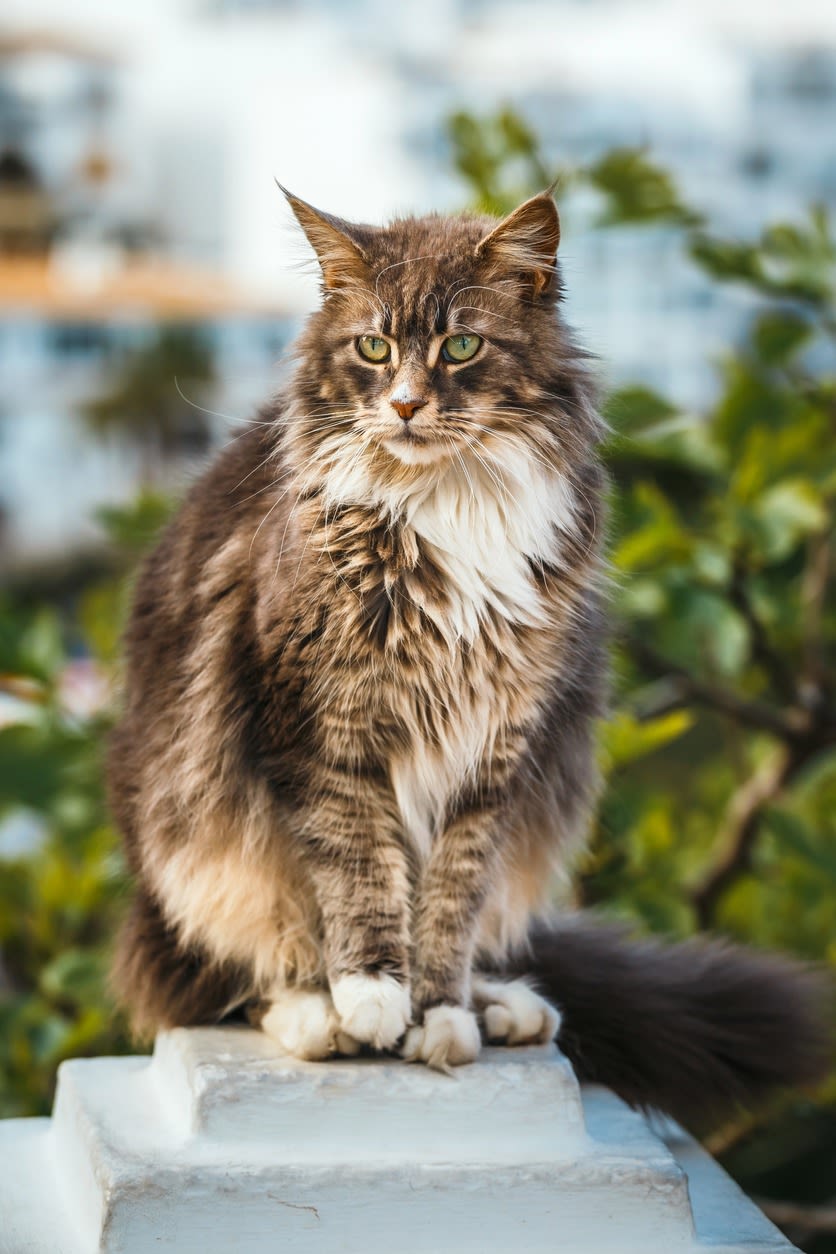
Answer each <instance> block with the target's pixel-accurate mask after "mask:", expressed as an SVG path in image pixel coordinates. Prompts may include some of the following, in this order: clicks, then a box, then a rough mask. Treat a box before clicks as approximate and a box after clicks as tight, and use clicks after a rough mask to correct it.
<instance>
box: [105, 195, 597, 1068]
mask: <svg viewBox="0 0 836 1254" xmlns="http://www.w3.org/2000/svg"><path fill="white" fill-rule="evenodd" d="M291 203H292V204H293V207H294V210H295V212H296V214H297V217H299V220H300V221H301V223H302V225H303V226H304V228H305V230H306V232H307V234H308V237H309V239H310V240H311V243H312V244H313V245H314V247H315V249H316V251H317V253H318V255H319V258H320V262H321V265H322V269H323V275H324V286H325V292H326V299H325V302H324V306H323V308H322V309H321V310H320V311H319V312H318V313H317V314H315V315H314V316H313V317H312V318H311V320H310V321H309V323H308V326H307V328H306V330H305V332H304V333H303V336H302V338H301V340H300V343H299V345H298V349H297V356H298V367H297V370H296V373H295V375H294V378H293V380H292V382H291V384H290V386H289V388H288V390H287V392H286V393H285V394H284V395H283V396H282V397H280V398H279V399H278V400H277V401H276V402H275V404H274V405H273V406H272V407H270V408H269V409H267V410H265V411H264V413H263V414H262V415H261V417H260V420H259V422H258V423H256V424H255V425H253V426H252V427H250V428H248V429H247V430H246V431H245V432H244V433H243V434H242V435H241V436H239V437H238V438H237V439H236V440H235V441H234V442H233V443H232V444H231V445H230V446H229V447H228V448H227V449H226V450H225V452H224V453H223V454H222V455H221V457H220V458H219V460H218V461H217V463H216V464H215V466H214V467H213V468H212V469H211V470H210V471H209V472H208V473H207V475H206V476H205V477H204V478H203V479H202V480H201V481H200V482H199V483H198V484H197V485H196V487H195V488H194V489H193V491H192V493H191V494H190V496H189V498H188V499H187V501H186V503H185V505H184V506H183V508H182V509H181V511H180V513H179V514H178V516H177V517H176V519H175V520H174V522H173V523H172V524H171V525H170V527H169V528H168V530H167V532H166V534H165V537H164V539H163V540H162V542H161V544H160V545H159V547H158V548H157V550H156V552H155V553H154V554H153V556H152V557H151V559H150V560H149V561H148V563H147V564H146V567H145V569H144V572H143V574H142V576H141V578H140V581H139V585H138V588H137V595H136V603H135V608H134V613H133V617H132V621H131V624H130V627H129V630H128V635H127V672H126V701H125V712H124V716H123V719H122V722H121V724H120V725H119V727H118V729H117V731H116V734H115V737H114V742H113V748H112V752H111V757H110V779H111V794H112V798H113V804H114V809H115V812H116V815H117V818H118V820H119V823H120V826H121V828H122V830H123V833H124V835H125V839H126V844H127V848H128V851H129V857H130V861H131V865H132V868H133V870H134V872H135V875H136V877H137V881H138V893H137V898H136V901H135V905H134V912H133V915H132V916H131V919H130V920H129V922H128V924H127V926H126V929H125V932H124V934H123V937H122V944H121V950H120V956H119V959H118V964H117V981H118V984H119V987H120V988H121V991H122V995H123V997H124V999H125V1000H126V1002H127V1003H128V1004H129V1006H130V1007H131V1009H132V1012H133V1018H134V1022H135V1024H136V1025H137V1026H138V1027H140V1028H142V1029H144V1030H146V1031H148V1030H153V1029H154V1028H156V1027H159V1026H166V1025H174V1024H181V1023H195V1022H212V1021H216V1020H217V1019H219V1018H220V1017H221V1016H222V1015H223V1014H225V1013H226V1012H227V1011H229V1010H230V1009H232V1008H234V1007H236V1006H239V1005H241V1004H243V1003H253V1002H258V1003H260V1005H261V1017H262V1022H263V1026H264V1028H265V1030H266V1031H268V1032H270V1033H271V1035H273V1036H274V1037H275V1038H276V1039H277V1040H278V1041H279V1043H280V1044H281V1045H282V1046H283V1047H284V1048H285V1049H288V1050H291V1051H292V1052H296V1053H299V1054H302V1055H304V1056H307V1057H325V1056H327V1055H328V1054H329V1053H332V1052H353V1051H355V1050H356V1049H357V1048H359V1047H360V1046H361V1045H372V1046H374V1047H378V1048H394V1047H396V1046H398V1045H401V1046H402V1047H403V1046H404V1035H405V1034H407V1035H406V1041H405V1050H406V1052H407V1053H408V1054H409V1055H410V1056H413V1057H417V1058H420V1059H422V1060H423V1061H426V1062H429V1063H432V1064H434V1065H439V1066H446V1065H448V1064H450V1063H458V1062H466V1061H469V1060H471V1059H472V1058H473V1057H475V1055H476V1053H477V1052H478V1048H479V1031H478V1026H477V1019H476V1017H475V1013H474V1012H478V1013H479V1015H480V1016H481V1019H482V1023H483V1026H485V1025H486V1026H487V1032H488V1035H490V1036H492V1037H494V1038H497V1039H503V1040H507V1041H509V1042H517V1041H522V1040H544V1039H547V1038H548V1037H549V1036H551V1035H553V1034H554V1032H555V1030H556V1027H557V1023H558V1020H557V1016H556V1015H555V1014H554V1012H553V1011H551V1010H550V1009H549V1007H548V1006H547V1004H546V1003H545V1002H543V1001H542V1000H541V999H540V998H539V997H538V996H537V995H536V994H535V993H534V992H533V991H531V990H530V989H529V988H528V986H527V985H525V984H522V983H516V984H512V985H508V986H504V985H502V984H497V983H496V982H495V981H491V980H486V979H485V978H484V977H482V976H481V975H480V974H479V971H480V968H481V967H482V965H483V964H487V965H489V966H490V967H491V968H496V967H500V968H501V967H502V966H503V965H504V964H505V963H506V961H507V960H508V958H509V955H510V954H512V953H517V952H519V951H520V950H521V949H524V947H525V941H526V937H527V934H528V932H529V929H530V927H531V924H532V921H533V920H534V919H535V918H536V917H537V916H538V915H539V914H541V913H542V912H543V911H544V910H545V909H546V907H547V906H548V902H549V899H550V892H551V888H552V884H553V878H554V875H555V873H559V872H560V871H561V870H564V871H565V868H566V866H567V865H568V861H569V858H570V856H571V854H572V852H573V851H574V850H575V849H576V848H577V847H578V845H579V844H580V843H581V841H582V836H583V829H584V825H585V820H586V816H587V814H588V810H589V806H590V804H591V802H592V801H593V799H594V795H595V786H596V772H595V767H594V753H593V744H592V725H593V722H594V720H595V719H596V718H597V717H598V716H599V715H600V713H601V712H602V708H603V694H604V689H605V664H604V657H603V647H602V635H603V631H602V615H601V610H600V602H601V561H600V544H601V533H602V525H601V515H602V510H601V494H602V475H601V472H600V469H599V466H598V462H597V458H596V451H595V450H596V443H597V440H598V438H599V434H600V424H599V422H598V419H597V417H596V415H595V410H594V406H593V403H592V399H591V387H590V383H589V378H588V375H587V372H586V368H585V365H584V362H583V360H582V359H581V357H580V355H579V354H578V352H577V350H576V349H575V347H574V345H573V343H572V340H571V337H570V336H569V335H568V333H567V331H566V329H565V327H564V325H563V323H562V322H561V320H560V318H559V316H558V314H557V311H556V300H557V296H558V282H557V278H556V272H555V251H556V248H557V242H558V234H559V231H558V224H557V215H556V212H555V210H554V206H553V204H552V201H551V199H550V197H547V196H541V197H536V198H535V199H534V200H532V201H530V202H527V204H526V205H524V206H522V207H521V209H519V210H518V211H516V213H515V214H514V215H512V216H511V217H510V218H509V219H506V220H505V222H503V223H501V224H500V225H499V226H496V224H495V223H493V222H491V221H490V220H485V219H480V218H477V217H463V218H459V219H442V218H435V217H431V218H427V219H419V220H408V221H405V222H399V223H396V224H394V225H393V226H392V227H390V228H386V229H379V230H378V229H375V228H370V227H348V226H346V224H344V223H338V222H336V221H335V220H333V219H329V218H327V217H325V216H324V215H320V214H318V213H316V212H315V211H314V210H312V209H310V207H309V206H306V205H304V203H303V202H299V201H292V202H291ZM474 345H475V348H474ZM451 354H455V356H453V355H451ZM465 354H466V355H465Z"/></svg>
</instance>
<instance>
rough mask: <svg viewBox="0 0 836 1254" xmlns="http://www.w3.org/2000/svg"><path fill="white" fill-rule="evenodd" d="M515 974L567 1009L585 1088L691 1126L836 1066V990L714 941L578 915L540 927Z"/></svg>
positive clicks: (817, 977) (562, 1040)
mask: <svg viewBox="0 0 836 1254" xmlns="http://www.w3.org/2000/svg"><path fill="white" fill-rule="evenodd" d="M515 973H518V974H520V973H527V974H529V975H531V976H533V977H534V980H535V982H536V983H537V985H538V987H539V988H540V990H541V991H542V992H543V994H544V995H545V996H546V997H548V998H549V1000H550V1001H553V1002H554V1004H555V1005H556V1006H558V1007H559V1009H560V1010H561V1012H562V1016H563V1021H562V1026H561V1030H560V1035H559V1037H558V1043H559V1045H560V1047H561V1049H562V1050H563V1052H564V1053H565V1054H566V1056H567V1057H568V1058H569V1059H570V1061H571V1062H572V1064H573V1066H574V1068H575V1070H576V1072H577V1074H578V1076H579V1078H580V1079H582V1080H588V1081H591V1082H594V1083H599V1084H605V1085H607V1087H609V1088H611V1089H613V1090H614V1091H615V1092H616V1093H617V1094H618V1095H619V1096H620V1097H622V1098H623V1099H624V1100H625V1101H626V1102H629V1104H630V1105H631V1106H639V1107H645V1108H646V1107H655V1108H656V1109H658V1110H662V1111H665V1112H666V1113H667V1114H669V1115H672V1116H673V1117H674V1118H675V1119H677V1120H679V1121H680V1122H682V1123H684V1124H686V1125H689V1126H692V1127H693V1126H695V1125H703V1126H704V1125H705V1123H706V1119H707V1118H708V1117H712V1116H716V1115H719V1114H720V1113H722V1112H723V1111H724V1110H728V1109H729V1108H730V1107H733V1106H736V1105H737V1106H741V1105H742V1106H745V1107H751V1106H753V1105H755V1104H756V1103H757V1102H759V1101H760V1100H762V1099H763V1098H765V1097H766V1096H768V1095H769V1094H770V1093H771V1092H773V1091H774V1090H776V1089H780V1088H786V1087H790V1086H796V1085H806V1084H812V1083H815V1082H816V1081H818V1080H820V1079H822V1078H823V1076H824V1074H825V1073H826V1071H827V1066H828V1062H829V1061H830V1057H831V1053H832V1044H833V1038H832V1030H831V1022H830V1016H829V1014H828V1010H827V1008H826V1007H827V1002H828V1000H829V995H830V994H831V993H832V989H831V988H830V987H829V984H828V982H827V980H826V979H825V977H824V976H823V975H822V974H820V973H819V972H817V971H815V970H813V969H811V968H810V967H807V966H804V965H803V964H802V963H799V962H793V961H792V960H790V959H787V958H781V957H777V956H775V955H771V954H763V953H758V952H756V951H753V950H748V949H744V948H742V947H740V946H737V945H732V944H730V943H727V942H725V941H720V940H707V939H704V938H699V939H694V940H689V941H684V942H681V943H679V944H667V945H665V944H661V943H659V942H657V941H651V940H640V941H636V940H631V939H629V937H628V936H626V935H625V932H624V930H623V929H622V928H620V927H618V926H615V925H611V924H607V923H603V922H601V921H595V920H594V919H589V918H587V917H585V916H580V917H575V918H569V919H567V920H566V921H565V922H559V923H557V924H555V925H552V926H549V927H545V926H543V927H540V928H538V929H536V930H535V931H534V932H533V934H532V936H531V947H530V950H529V952H528V953H527V954H525V955H524V956H522V957H520V958H519V959H518V960H517V961H516V962H515Z"/></svg>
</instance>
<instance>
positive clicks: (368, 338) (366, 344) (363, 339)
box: [357, 335, 392, 361]
mask: <svg viewBox="0 0 836 1254" xmlns="http://www.w3.org/2000/svg"><path fill="white" fill-rule="evenodd" d="M357 351H358V353H359V354H360V356H361V357H365V359H366V361H388V360H389V358H390V357H391V356H392V350H391V348H390V347H389V343H388V341H387V340H383V339H381V338H380V336H379V335H361V336H360V338H359V340H358V341H357Z"/></svg>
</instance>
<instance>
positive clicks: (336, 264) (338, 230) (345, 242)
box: [279, 183, 368, 291]
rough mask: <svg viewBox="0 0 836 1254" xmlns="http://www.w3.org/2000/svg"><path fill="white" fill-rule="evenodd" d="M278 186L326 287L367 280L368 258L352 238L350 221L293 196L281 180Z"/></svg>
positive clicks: (348, 284) (352, 285)
mask: <svg viewBox="0 0 836 1254" xmlns="http://www.w3.org/2000/svg"><path fill="white" fill-rule="evenodd" d="M279 189H280V190H281V191H282V192H283V193H284V195H285V196H286V197H287V202H288V204H289V205H290V207H291V209H292V210H293V213H294V216H295V218H296V221H297V222H298V223H299V225H300V226H301V228H302V230H303V231H304V232H305V235H306V236H307V237H308V243H309V244H310V246H311V248H313V250H314V252H315V253H316V255H317V257H318V258H319V264H320V267H321V268H322V281H323V283H324V285H325V287H326V289H327V290H329V291H332V290H333V289H334V288H338V287H356V285H357V284H358V283H362V282H363V281H364V280H366V279H368V266H367V260H368V259H367V257H366V255H365V253H364V252H363V249H362V248H361V246H360V244H359V242H358V241H357V239H356V238H352V236H353V235H354V228H353V227H352V225H351V223H350V222H343V221H342V219H341V218H333V217H332V216H331V214H330V213H322V212H321V211H320V210H319V209H314V207H313V205H309V204H308V203H307V201H305V200H300V199H299V197H298V196H294V195H293V193H292V192H289V191H288V190H287V188H285V187H282V185H281V183H279Z"/></svg>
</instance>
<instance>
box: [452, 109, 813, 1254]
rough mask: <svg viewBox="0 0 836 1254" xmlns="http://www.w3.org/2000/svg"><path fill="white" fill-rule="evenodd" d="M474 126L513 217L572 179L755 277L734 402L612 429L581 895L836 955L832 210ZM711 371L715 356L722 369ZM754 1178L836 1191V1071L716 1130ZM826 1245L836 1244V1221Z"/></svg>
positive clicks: (642, 916) (706, 264) (476, 171)
mask: <svg viewBox="0 0 836 1254" xmlns="http://www.w3.org/2000/svg"><path fill="white" fill-rule="evenodd" d="M450 141H451V144H452V148H453V156H454V160H455V163H456V166H457V168H458V170H459V172H460V174H461V175H462V176H463V177H464V179H465V181H466V183H467V185H468V186H469V188H470V191H471V194H472V197H473V201H474V203H475V204H477V205H481V206H484V207H487V208H490V209H492V210H494V211H501V212H505V211H508V210H509V209H510V208H512V207H513V205H514V204H515V203H517V202H518V201H519V199H520V198H522V197H524V196H528V195H532V194H533V193H534V192H536V191H538V190H541V189H542V188H543V187H545V186H549V185H550V184H552V182H553V181H554V180H555V178H557V187H558V198H559V200H560V203H561V210H562V212H564V214H568V215H569V216H570V217H571V219H572V221H573V223H574V225H575V229H576V230H577V229H580V228H579V224H582V227H583V228H584V229H585V228H593V229H604V230H614V229H618V228H620V227H622V226H625V225H630V226H632V227H635V224H637V223H642V222H643V223H646V224H647V225H648V227H651V228H652V227H653V226H654V225H660V224H661V225H664V226H665V228H666V231H668V232H670V231H671V230H676V231H678V232H679V233H680V237H681V247H682V250H683V254H684V255H685V256H686V257H690V259H691V261H692V263H693V264H694V265H696V266H697V267H698V268H699V269H700V270H701V271H702V272H703V273H704V274H705V275H706V276H707V278H708V279H709V280H711V281H712V282H714V283H716V284H723V285H735V286H736V287H740V288H742V289H743V290H744V291H745V292H746V293H748V296H749V299H750V304H751V308H752V315H751V320H750V324H749V326H748V329H747V331H746V333H745V334H744V335H743V336H742V337H741V340H740V342H739V343H738V344H736V345H735V346H734V347H733V348H731V347H730V348H729V350H728V352H727V353H726V355H725V358H724V359H723V360H722V361H721V363H720V365H719V370H720V388H719V395H718V397H717V400H716V402H715V403H714V404H713V406H712V407H711V410H710V412H708V413H704V414H699V415H694V414H689V413H682V412H680V411H679V409H678V408H677V406H676V405H675V404H674V403H672V401H671V400H670V399H669V398H667V397H663V396H660V395H658V394H656V393H654V392H652V391H650V390H649V389H648V388H646V387H644V386H642V385H633V386H630V387H622V388H620V389H618V390H617V391H615V392H614V393H613V394H611V395H610V396H609V397H608V398H607V401H606V406H605V412H606V416H607V418H608V420H609V423H610V425H611V428H612V432H613V434H612V436H611V438H610V440H609V443H608V446H607V449H606V456H607V460H608V463H609V467H610V472H611V476H612V493H611V508H612V519H611V548H610V553H611V559H612V563H613V567H614V573H615V580H614V585H615V593H614V601H615V604H614V609H615V617H616V625H617V636H616V641H615V646H616V647H615V669H616V693H615V698H616V708H615V712H614V716H613V717H612V719H611V720H610V721H609V722H608V724H607V726H606V727H604V728H603V729H602V737H601V753H602V757H603V760H604V765H605V769H606V770H607V774H608V779H609V787H608V790H607V793H606V795H605V797H604V799H603V803H602V805H601V807H600V812H599V815H598V820H597V823H596V826H595V830H594V833H593V840H592V846H591V850H590V854H589V857H588V858H587V860H586V862H585V864H584V866H583V867H582V868H581V876H580V886H579V900H580V902H582V903H583V904H586V905H600V906H602V907H603V906H606V908H607V909H608V911H610V912H614V913H616V914H618V915H619V916H621V917H622V918H625V919H627V920H629V921H630V922H632V923H634V924H635V926H636V927H637V928H638V929H641V930H645V931H647V930H653V931H661V932H665V933H668V934H673V935H680V936H684V935H688V934H691V933H693V932H695V931H697V930H699V929H707V928H712V929H716V930H719V931H721V932H724V933H726V934H727V935H729V936H733V937H735V938H736V939H739V940H741V941H746V942H747V943H750V944H752V943H753V944H756V945H763V946H772V947H776V948H781V949H784V950H787V951H790V952H793V953H795V954H797V955H800V956H801V957H804V958H809V959H815V960H817V961H820V962H825V963H829V964H831V965H832V966H836V927H834V924H835V923H836V579H835V578H834V566H836V562H835V561H834V551H835V550H836V527H834V505H835V504H836V377H834V363H836V351H834V337H835V334H836V319H834V313H836V310H834V300H835V299H836V244H834V238H833V234H832V231H831V227H830V224H829V222H828V219H827V215H826V213H825V212H824V211H823V210H822V209H821V208H814V209H813V210H811V211H810V213H809V215H808V217H807V219H806V220H803V221H801V222H797V223H781V224H776V225H772V226H770V227H768V228H767V229H766V230H764V231H763V233H762V234H761V235H760V238H758V239H756V240H754V241H753V242H748V241H747V242H744V241H740V240H727V239H722V238H719V237H717V236H715V235H714V234H713V233H712V232H711V229H710V226H709V225H707V224H706V223H705V222H704V221H703V218H702V216H701V215H700V214H699V213H696V212H694V211H693V210H692V209H690V208H689V207H688V206H686V205H684V204H683V203H682V201H681V199H680V196H679V193H678V191H677V189H676V187H675V184H674V182H673V180H672V179H671V177H670V176H669V174H667V173H666V172H665V171H663V170H660V169H658V168H656V167H655V166H654V165H653V164H652V162H651V161H650V159H649V157H648V156H647V154H646V153H645V152H643V151H641V150H628V149H619V150H615V151H612V152H609V153H607V154H606V155H605V156H604V157H603V158H602V159H600V160H598V161H596V162H594V163H593V164H590V165H589V166H586V167H580V168H574V169H568V168H564V169H562V170H555V169H551V168H550V167H549V164H548V162H547V161H546V160H545V158H544V156H543V154H542V152H541V150H540V147H539V145H538V143H537V141H536V137H535V136H534V135H533V134H532V133H531V131H530V129H529V128H528V127H527V126H526V125H525V124H524V123H523V122H522V121H521V120H520V119H516V118H515V117H514V115H513V114H511V113H509V112H508V111H502V112H500V113H498V114H496V115H495V116H492V117H488V118H485V119H477V118H474V117H471V116H469V115H465V114H459V115H457V116H456V117H454V118H453V119H451V123H450ZM708 368H710V367H709V365H708V363H707V365H706V369H708ZM710 1144H711V1145H712V1148H714V1149H715V1150H716V1151H722V1152H724V1154H725V1161H726V1163H727V1165H728V1166H729V1167H730V1168H731V1169H732V1170H733V1171H734V1172H735V1173H736V1174H737V1176H738V1178H739V1179H740V1180H741V1182H742V1183H743V1184H744V1186H745V1187H747V1188H749V1189H750V1190H754V1191H756V1192H758V1193H760V1194H764V1195H767V1196H773V1197H780V1198H782V1199H785V1200H786V1199H790V1200H794V1201H795V1202H797V1203H800V1204H801V1205H802V1209H803V1206H804V1205H807V1204H809V1203H816V1202H819V1203H823V1202H829V1203H830V1204H831V1205H832V1201H833V1199H834V1197H836V1168H834V1149H836V1072H835V1073H834V1075H833V1076H832V1077H831V1080H830V1081H829V1082H828V1083H827V1084H826V1085H825V1086H824V1087H823V1089H822V1091H821V1092H820V1093H818V1094H817V1095H809V1096H807V1097H804V1098H800V1097H799V1096H798V1095H787V1096H786V1097H785V1098H783V1099H779V1100H777V1101H776V1102H775V1103H774V1105H773V1106H771V1107H770V1108H769V1109H768V1110H767V1111H764V1112H761V1113H759V1114H757V1115H755V1116H754V1117H752V1116H746V1117H743V1116H741V1117H740V1118H739V1119H733V1120H732V1122H731V1123H730V1124H729V1125H728V1126H727V1127H725V1128H721V1129H715V1130H714V1133H713V1138H712V1140H711V1141H710ZM792 1234H793V1236H794V1237H795V1238H796V1239H798V1240H802V1239H806V1238H807V1237H810V1240H809V1244H808V1245H807V1246H805V1248H808V1249H810V1250H815V1251H822V1252H823V1251H825V1250H829V1251H836V1232H833V1233H831V1234H829V1235H828V1234H827V1233H820V1234H819V1235H818V1236H811V1235H810V1233H809V1232H808V1231H807V1230H806V1229H804V1226H803V1223H797V1224H796V1226H794V1227H793V1228H792Z"/></svg>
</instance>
